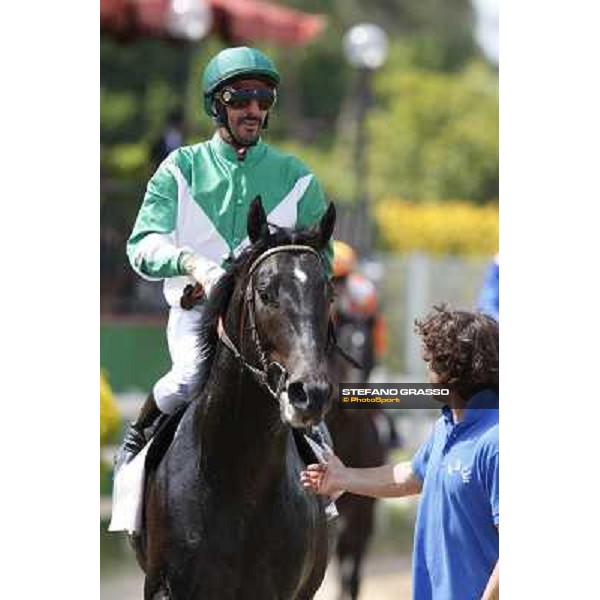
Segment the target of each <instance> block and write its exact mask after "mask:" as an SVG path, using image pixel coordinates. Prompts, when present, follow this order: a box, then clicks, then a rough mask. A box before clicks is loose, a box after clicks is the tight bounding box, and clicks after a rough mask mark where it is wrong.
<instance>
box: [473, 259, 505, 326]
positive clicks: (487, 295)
mask: <svg viewBox="0 0 600 600" xmlns="http://www.w3.org/2000/svg"><path fill="white" fill-rule="evenodd" d="M477 310H479V311H481V312H482V313H485V314H486V315H489V316H490V317H494V319H496V321H498V319H499V314H500V280H499V258H498V255H497V254H496V256H495V257H494V260H493V261H492V262H491V263H490V264H489V266H488V268H487V270H486V273H485V279H484V281H483V285H482V287H481V290H480V291H479V296H478V297H477Z"/></svg>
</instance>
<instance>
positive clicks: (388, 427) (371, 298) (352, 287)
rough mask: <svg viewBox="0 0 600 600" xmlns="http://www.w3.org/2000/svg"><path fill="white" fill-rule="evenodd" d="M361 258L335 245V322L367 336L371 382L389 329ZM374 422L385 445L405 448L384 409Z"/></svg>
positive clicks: (367, 367) (366, 371) (378, 410)
mask: <svg viewBox="0 0 600 600" xmlns="http://www.w3.org/2000/svg"><path fill="white" fill-rule="evenodd" d="M357 266H358V258H357V256H356V252H355V250H354V249H353V248H352V246H350V245H349V244H346V243H345V242H342V241H339V240H335V241H334V242H333V285H334V287H335V295H336V302H335V307H334V321H335V323H336V325H337V327H341V326H343V325H347V324H354V325H355V326H357V327H358V328H361V326H362V327H363V331H364V329H366V330H367V331H368V333H367V340H366V344H367V349H366V352H365V353H364V354H363V355H362V356H361V357H360V361H359V362H362V366H363V372H362V375H361V376H362V379H363V380H364V381H368V380H369V376H370V374H371V371H372V370H373V367H374V366H375V363H376V362H378V361H379V360H381V358H382V357H383V355H384V354H385V352H386V351H387V328H386V325H385V321H384V320H383V317H382V315H381V312H380V311H379V303H378V298H377V288H376V287H375V284H374V283H373V282H372V281H371V280H370V279H368V278H367V277H365V276H364V275H363V274H362V273H359V272H358V271H357ZM372 415H373V422H374V424H375V426H376V428H377V433H378V435H379V437H380V439H381V441H382V442H383V443H385V444H387V445H388V446H390V447H393V448H397V447H399V446H400V445H401V443H400V437H399V435H398V432H397V431H396V426H395V423H394V420H393V419H392V418H391V417H390V415H389V414H388V413H387V412H386V411H384V410H383V409H381V408H376V409H374V410H373V413H372Z"/></svg>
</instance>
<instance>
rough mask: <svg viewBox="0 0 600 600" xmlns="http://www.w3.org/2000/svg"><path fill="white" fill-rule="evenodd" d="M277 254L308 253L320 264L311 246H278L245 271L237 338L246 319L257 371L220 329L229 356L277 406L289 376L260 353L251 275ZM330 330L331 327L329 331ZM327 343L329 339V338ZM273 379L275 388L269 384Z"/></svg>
mask: <svg viewBox="0 0 600 600" xmlns="http://www.w3.org/2000/svg"><path fill="white" fill-rule="evenodd" d="M280 252H294V253H309V254H313V255H315V256H316V257H317V258H318V259H319V261H320V260H321V257H320V255H319V253H318V252H317V251H316V250H315V249H314V248H311V247H310V246H305V245H300V244H290V245H286V246H277V247H275V248H270V249H269V250H267V251H265V252H263V253H262V254H261V255H260V256H259V257H258V258H256V259H255V261H254V262H253V263H252V265H251V266H250V269H249V270H248V283H247V286H246V289H245V290H244V303H245V305H246V306H247V309H246V310H244V309H242V316H241V319H240V329H239V332H240V336H239V339H240V340H242V336H243V332H244V324H245V323H244V317H245V315H246V314H247V315H248V324H249V328H250V335H251V337H252V341H253V343H254V347H255V349H256V353H257V355H258V358H259V361H260V365H261V366H260V368H259V367H256V366H254V365H252V364H250V363H249V362H248V361H247V360H246V359H245V358H244V356H243V355H242V353H241V352H240V351H239V350H238V348H237V347H236V345H235V344H234V343H233V341H232V340H231V338H230V337H229V335H228V334H227V332H226V331H225V325H224V324H223V326H222V327H221V330H220V337H221V340H222V342H223V343H224V344H225V346H227V348H228V349H229V350H230V351H231V353H232V354H233V355H234V356H235V358H236V359H237V360H238V361H239V363H240V365H241V366H242V368H244V369H246V370H248V371H249V372H250V374H251V375H252V376H253V377H254V379H255V380H256V381H257V382H258V383H259V384H260V385H261V386H262V387H263V388H264V389H266V390H267V391H268V392H269V394H270V395H271V396H272V397H273V398H274V399H275V400H276V401H277V402H279V398H280V396H281V393H282V391H283V389H284V387H285V385H286V383H287V380H288V379H289V372H288V371H287V369H286V368H285V367H284V366H283V365H282V364H281V363H279V362H277V361H275V360H269V358H268V357H267V354H266V352H265V351H264V349H263V346H262V344H261V341H260V334H259V332H258V328H257V326H256V307H255V304H254V291H255V288H254V278H253V275H254V273H255V271H256V269H257V268H258V267H259V266H260V265H261V264H262V263H263V262H264V261H265V260H266V259H267V258H269V257H270V256H273V255H274V254H278V253H280ZM330 329H331V327H330ZM328 341H329V337H328ZM274 379H275V382H276V383H275V384H272V383H271V382H272V381H273V380H274Z"/></svg>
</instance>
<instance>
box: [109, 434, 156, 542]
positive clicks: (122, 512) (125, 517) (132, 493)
mask: <svg viewBox="0 0 600 600" xmlns="http://www.w3.org/2000/svg"><path fill="white" fill-rule="evenodd" d="M151 443H152V440H151V441H150V442H148V443H147V444H146V446H145V447H144V449H143V450H142V451H141V452H140V453H139V454H138V455H137V456H136V457H135V458H134V459H133V460H132V461H131V462H129V463H127V464H126V465H123V466H122V467H121V468H120V469H119V471H118V472H117V475H116V477H115V480H114V482H113V496H112V516H111V520H110V525H109V526H108V530H109V531H127V533H137V532H139V531H140V529H141V527H142V506H143V498H144V466H145V464H146V454H147V453H148V448H150V444H151Z"/></svg>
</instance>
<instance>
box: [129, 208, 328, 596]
mask: <svg viewBox="0 0 600 600" xmlns="http://www.w3.org/2000/svg"><path fill="white" fill-rule="evenodd" d="M334 222H335V209H334V207H333V205H330V207H329V209H328V210H327V212H326V213H325V215H324V216H323V218H322V219H321V221H320V223H319V224H318V225H317V226H315V227H313V228H311V229H307V230H297V231H293V230H285V229H281V228H277V230H276V231H275V232H271V231H270V228H269V226H268V225H267V220H266V215H265V212H264V209H263V207H262V204H261V202H260V199H259V198H257V199H255V200H254V201H253V203H252V205H251V208H250V211H249V215H248V235H249V239H250V241H251V246H250V247H249V248H248V249H247V250H246V251H244V252H243V253H242V255H240V256H239V257H238V258H237V259H235V260H233V261H232V264H231V268H230V270H229V272H228V274H227V275H226V276H225V277H224V278H223V279H222V280H221V282H220V283H219V284H218V285H217V287H216V288H215V289H214V290H213V292H212V293H211V297H210V298H209V300H208V302H207V304H206V307H205V317H204V319H205V322H206V323H208V324H209V326H210V331H211V335H213V336H214V339H215V344H216V350H215V355H214V361H213V364H212V368H211V372H210V376H209V379H208V381H207V383H206V385H205V386H204V389H203V390H202V391H201V392H199V395H197V397H196V398H194V400H193V401H192V403H191V404H190V405H189V406H188V407H187V409H186V410H185V413H184V415H183V417H182V419H181V421H180V423H179V425H178V426H177V430H176V432H175V434H174V437H173V439H172V441H171V442H170V445H169V446H168V448H167V450H166V452H165V454H164V457H163V458H162V459H161V460H160V462H159V463H158V466H157V467H156V468H155V469H154V470H152V469H150V468H149V471H150V472H149V475H148V481H147V485H146V494H145V505H144V524H145V525H144V532H143V534H142V536H141V537H140V538H139V540H138V541H137V544H136V549H137V554H138V561H139V562H140V565H141V566H142V568H143V570H144V571H145V573H146V580H145V588H144V597H145V599H146V600H150V599H153V598H170V599H172V600H192V599H193V600H196V599H202V600H249V599H255V598H256V599H258V600H276V599H277V600H308V599H310V598H312V597H313V596H314V594H315V593H316V591H317V589H318V588H319V586H320V585H321V582H322V580H323V577H324V574H325V569H326V566H327V560H328V550H329V530H328V524H327V519H326V516H325V501H324V500H323V499H322V498H320V497H319V496H316V495H314V494H311V493H308V492H306V491H305V490H304V489H303V488H302V486H301V484H300V471H301V470H302V469H303V468H304V467H303V465H304V463H303V461H302V459H301V448H300V449H299V440H296V438H300V439H301V437H302V436H298V435H297V431H300V430H301V429H302V428H306V427H310V426H313V425H314V424H316V423H318V422H319V421H320V420H321V419H322V417H323V414H324V412H325V411H326V410H327V409H328V408H329V403H330V396H331V385H330V382H329V379H328V375H327V369H326V360H325V351H326V346H327V341H328V323H329V303H330V295H331V291H330V284H329V283H328V281H327V278H326V276H325V274H324V270H323V266H322V263H321V257H320V254H319V252H320V251H321V250H323V248H324V247H325V245H326V244H327V243H328V241H329V239H330V237H331V234H332V231H333V226H334ZM219 316H222V330H221V331H220V333H219V338H218V341H217V339H216V338H217V321H218V318H219ZM159 435H160V434H159ZM159 445H160V444H159Z"/></svg>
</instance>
